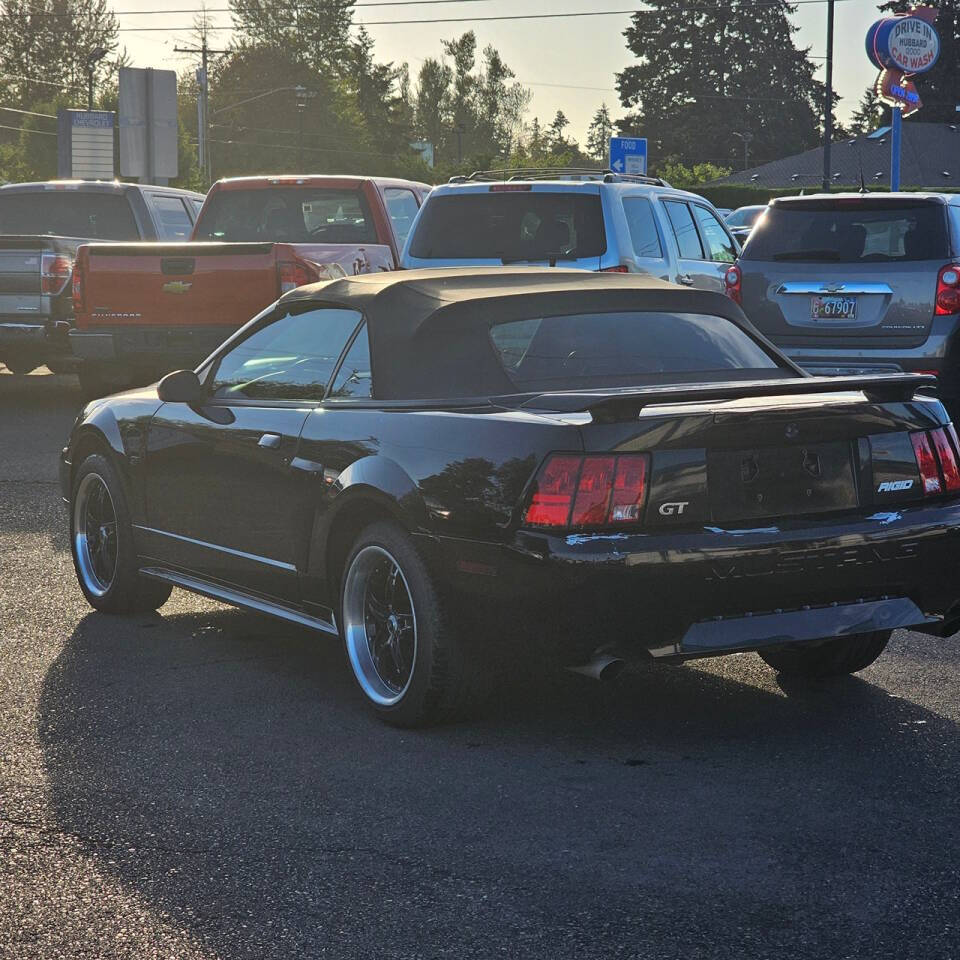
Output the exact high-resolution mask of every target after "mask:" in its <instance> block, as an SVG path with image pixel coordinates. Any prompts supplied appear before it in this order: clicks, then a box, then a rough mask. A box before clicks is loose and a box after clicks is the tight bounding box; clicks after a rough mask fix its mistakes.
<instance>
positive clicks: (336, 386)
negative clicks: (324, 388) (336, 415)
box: [329, 324, 373, 400]
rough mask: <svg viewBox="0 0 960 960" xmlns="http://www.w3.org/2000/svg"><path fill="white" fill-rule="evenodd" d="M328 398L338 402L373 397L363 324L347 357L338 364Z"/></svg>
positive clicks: (367, 348) (365, 328)
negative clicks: (349, 398)
mask: <svg viewBox="0 0 960 960" xmlns="http://www.w3.org/2000/svg"><path fill="white" fill-rule="evenodd" d="M329 396H330V397H331V398H332V399H336V400H340V399H343V398H344V397H371V396H373V377H372V375H371V372H370V340H369V338H368V336H367V325H366V324H364V325H363V326H362V327H361V328H360V331H359V333H358V334H357V336H356V339H354V341H353V343H351V344H350V349H349V350H348V351H347V355H346V356H345V357H344V358H343V363H341V364H340V369H339V370H338V371H337V376H336V379H335V380H334V381H333V388H332V389H331V391H330V393H329Z"/></svg>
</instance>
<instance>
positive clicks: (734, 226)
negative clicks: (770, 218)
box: [724, 204, 767, 246]
mask: <svg viewBox="0 0 960 960" xmlns="http://www.w3.org/2000/svg"><path fill="white" fill-rule="evenodd" d="M766 209H767V207H766V204H758V205H755V206H750V207H737V209H736V210H734V211H733V212H732V213H728V214H727V216H726V217H724V220H725V221H726V224H727V228H728V229H729V230H730V232H731V233H732V234H733V235H734V236H735V237H736V238H737V240H738V241H739V243H740V246H743V244H744V243H746V241H747V237H749V236H750V231H751V230H752V229H753V228H754V226H755V225H756V223H757V221H758V220H759V219H760V217H761V216H762V215H763V211H764V210H766Z"/></svg>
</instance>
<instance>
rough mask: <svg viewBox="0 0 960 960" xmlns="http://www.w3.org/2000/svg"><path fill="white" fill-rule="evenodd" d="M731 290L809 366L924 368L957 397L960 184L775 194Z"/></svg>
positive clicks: (848, 370) (731, 278) (948, 396)
mask: <svg viewBox="0 0 960 960" xmlns="http://www.w3.org/2000/svg"><path fill="white" fill-rule="evenodd" d="M728 293H729V294H730V295H731V296H732V297H733V298H734V299H735V300H738V301H739V302H740V303H741V304H742V305H743V309H744V311H745V312H746V314H747V316H748V317H749V318H750V319H751V320H752V321H753V323H754V325H755V326H756V327H758V328H759V329H760V330H761V332H763V333H764V334H766V335H767V336H768V337H769V338H770V339H771V340H773V342H774V343H776V344H777V346H778V347H780V349H781V350H783V351H784V352H785V353H786V354H787V355H788V356H789V357H790V358H791V359H792V360H794V361H795V362H796V363H798V364H800V365H801V366H803V367H805V368H806V369H807V370H809V371H810V372H811V373H817V374H824V375H834V374H860V373H872V372H884V371H893V372H896V371H900V370H904V371H924V372H929V373H934V374H936V375H937V377H938V380H939V389H938V393H939V395H940V398H941V399H942V400H943V401H944V402H945V403H946V404H947V405H948V406H953V407H954V408H956V407H957V406H958V400H960V341H958V329H960V196H953V195H946V194H937V193H869V194H868V193H862V194H861V193H852V194H823V195H814V196H807V197H786V198H782V199H777V200H772V201H771V202H770V204H769V206H768V208H767V210H766V212H765V213H764V215H763V216H762V217H761V218H760V219H759V220H758V221H757V225H756V226H755V227H754V228H753V231H752V232H751V234H750V237H749V239H748V240H747V242H746V244H745V245H744V248H743V253H742V254H741V256H740V259H739V261H738V263H737V266H736V267H732V268H731V269H730V270H729V271H728Z"/></svg>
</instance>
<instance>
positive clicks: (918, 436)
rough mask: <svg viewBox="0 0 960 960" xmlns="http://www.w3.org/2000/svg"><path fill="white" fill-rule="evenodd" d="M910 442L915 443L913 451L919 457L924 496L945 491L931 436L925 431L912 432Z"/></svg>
mask: <svg viewBox="0 0 960 960" xmlns="http://www.w3.org/2000/svg"><path fill="white" fill-rule="evenodd" d="M910 442H911V443H912V444H913V453H914V456H915V457H916V458H917V467H918V468H919V470H920V484H921V486H922V487H923V493H924V496H927V497H930V496H933V495H934V494H937V493H943V482H942V481H941V479H940V470H939V469H938V467H937V461H936V458H935V457H934V455H933V447H931V446H930V438H929V437H928V436H927V434H926V433H925V432H924V431H922V430H920V431H918V432H917V433H911V434H910Z"/></svg>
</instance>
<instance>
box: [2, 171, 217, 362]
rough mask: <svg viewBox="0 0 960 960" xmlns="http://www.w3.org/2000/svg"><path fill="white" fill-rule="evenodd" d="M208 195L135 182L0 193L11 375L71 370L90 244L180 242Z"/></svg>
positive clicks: (11, 188)
mask: <svg viewBox="0 0 960 960" xmlns="http://www.w3.org/2000/svg"><path fill="white" fill-rule="evenodd" d="M202 203H203V195H202V194H199V193H191V192H190V191H187V190H175V189H173V188H170V187H151V186H141V185H140V184H136V183H100V182H88V181H82V180H53V181H49V182H46V183H11V184H6V185H4V186H2V187H0V361H2V362H3V363H4V364H6V366H7V367H8V368H9V369H10V370H12V371H13V372H14V373H29V372H30V371H31V370H33V369H34V367H38V366H40V365H41V364H45V363H46V364H49V365H50V366H51V367H53V368H54V369H55V370H60V371H66V370H68V369H71V368H72V354H71V351H70V344H69V341H68V339H67V333H68V331H69V329H70V326H71V324H72V322H73V303H72V300H71V296H70V280H71V277H72V275H73V267H74V258H75V257H76V252H77V247H79V246H80V244H81V243H85V242H87V241H89V240H106V241H117V240H180V239H184V238H186V237H188V236H189V235H190V231H191V230H192V229H193V223H194V220H195V219H196V215H197V211H198V210H199V209H200V205H201V204H202Z"/></svg>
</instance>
